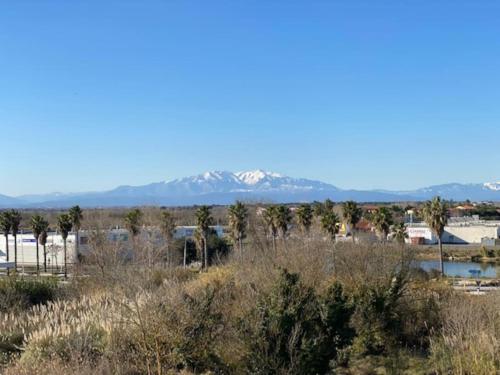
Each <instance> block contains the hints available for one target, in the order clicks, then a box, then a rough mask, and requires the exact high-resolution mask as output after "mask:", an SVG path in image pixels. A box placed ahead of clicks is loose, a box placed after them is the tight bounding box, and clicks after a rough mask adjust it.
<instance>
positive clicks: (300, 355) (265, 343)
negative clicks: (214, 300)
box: [243, 270, 353, 374]
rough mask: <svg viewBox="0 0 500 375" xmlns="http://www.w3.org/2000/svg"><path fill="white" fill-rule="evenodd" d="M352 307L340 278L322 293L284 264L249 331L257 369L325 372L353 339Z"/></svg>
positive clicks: (253, 366) (252, 361)
mask: <svg viewBox="0 0 500 375" xmlns="http://www.w3.org/2000/svg"><path fill="white" fill-rule="evenodd" d="M351 314H352V308H351V306H350V304H349V303H348V301H347V298H346V297H345V296H344V294H343V291H342V287H341V286H340V285H339V284H334V285H332V286H331V287H330V288H329V289H328V291H327V292H326V294H325V295H324V296H322V297H318V296H317V295H316V294H315V292H314V290H313V289H312V288H310V287H307V286H305V285H303V284H302V283H301V282H300V280H299V275H298V274H291V273H288V272H287V271H286V270H284V271H283V272H282V274H281V276H280V278H279V280H278V282H277V285H276V286H275V288H274V290H273V291H272V293H271V294H270V295H269V296H265V297H264V298H262V300H261V301H260V302H259V303H258V306H257V307H256V309H255V310H254V311H253V316H252V317H251V318H250V319H249V322H252V323H249V324H251V326H248V325H246V330H244V332H243V334H244V336H245V337H246V338H247V340H248V341H249V355H248V358H247V361H248V367H249V371H250V372H251V373H287V374H324V373H326V372H327V371H328V370H329V368H330V363H331V362H332V361H335V360H336V359H337V354H338V352H339V351H340V350H341V349H343V348H344V347H346V346H347V345H348V344H349V343H350V340H351V339H352V336H353V332H352V330H351V329H350V328H349V320H350V318H351Z"/></svg>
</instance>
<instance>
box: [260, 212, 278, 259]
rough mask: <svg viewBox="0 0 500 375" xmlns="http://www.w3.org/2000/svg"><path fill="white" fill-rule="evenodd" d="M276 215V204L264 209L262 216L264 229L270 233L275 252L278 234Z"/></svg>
mask: <svg viewBox="0 0 500 375" xmlns="http://www.w3.org/2000/svg"><path fill="white" fill-rule="evenodd" d="M277 215H278V208H277V207H276V206H269V207H267V208H266V209H265V211H264V214H263V218H264V222H265V224H266V229H267V230H269V232H270V233H271V237H272V240H273V251H274V252H276V237H277V235H278V226H277V225H276V217H277Z"/></svg>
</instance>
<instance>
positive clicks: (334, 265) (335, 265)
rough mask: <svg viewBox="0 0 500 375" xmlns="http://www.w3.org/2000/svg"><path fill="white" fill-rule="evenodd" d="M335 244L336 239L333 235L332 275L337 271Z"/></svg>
mask: <svg viewBox="0 0 500 375" xmlns="http://www.w3.org/2000/svg"><path fill="white" fill-rule="evenodd" d="M335 244H336V241H335V236H333V238H332V262H333V267H332V269H333V276H335V275H336V273H337V269H336V268H337V261H336V260H335Z"/></svg>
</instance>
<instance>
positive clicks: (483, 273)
mask: <svg viewBox="0 0 500 375" xmlns="http://www.w3.org/2000/svg"><path fill="white" fill-rule="evenodd" d="M419 265H420V268H422V269H423V270H425V271H430V270H432V269H435V270H438V271H439V261H438V260H423V261H420V262H419ZM471 270H474V271H476V272H477V271H480V274H479V276H480V277H486V278H498V277H499V275H500V266H499V265H496V264H494V263H475V262H450V261H445V262H444V273H445V275H446V276H451V277H473V273H472V272H469V271H471ZM474 277H475V275H474Z"/></svg>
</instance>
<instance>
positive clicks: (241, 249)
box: [238, 236, 243, 260]
mask: <svg viewBox="0 0 500 375" xmlns="http://www.w3.org/2000/svg"><path fill="white" fill-rule="evenodd" d="M238 243H239V246H240V259H242V260H243V240H242V239H241V236H240V238H238Z"/></svg>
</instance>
